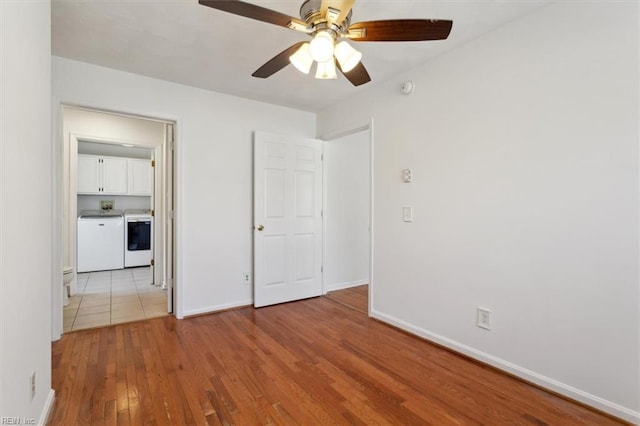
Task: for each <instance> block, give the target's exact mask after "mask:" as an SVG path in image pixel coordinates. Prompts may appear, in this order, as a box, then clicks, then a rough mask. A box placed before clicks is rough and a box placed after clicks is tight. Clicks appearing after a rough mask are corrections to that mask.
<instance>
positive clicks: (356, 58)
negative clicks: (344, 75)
mask: <svg viewBox="0 0 640 426" xmlns="http://www.w3.org/2000/svg"><path fill="white" fill-rule="evenodd" d="M334 54H335V55H336V59H337V60H338V62H339V63H340V68H342V71H343V72H349V71H351V70H352V69H353V68H354V67H355V66H356V65H358V62H360V60H361V59H362V53H360V52H358V51H357V50H356V49H354V48H353V47H351V45H349V43H347V42H346V41H341V42H340V43H338V44H337V45H336V48H335V51H334Z"/></svg>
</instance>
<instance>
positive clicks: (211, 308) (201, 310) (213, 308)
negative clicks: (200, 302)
mask: <svg viewBox="0 0 640 426" xmlns="http://www.w3.org/2000/svg"><path fill="white" fill-rule="evenodd" d="M248 305H252V306H253V300H251V299H249V300H242V301H239V302H231V303H224V304H221V305H213V306H207V307H204V308H198V309H190V310H186V311H184V312H183V318H186V317H192V316H194V315H202V314H212V313H214V312H218V311H224V310H225V309H233V308H240V307H244V306H248ZM180 319H181V318H180Z"/></svg>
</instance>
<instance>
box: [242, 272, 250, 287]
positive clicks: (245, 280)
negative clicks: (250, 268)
mask: <svg viewBox="0 0 640 426" xmlns="http://www.w3.org/2000/svg"><path fill="white" fill-rule="evenodd" d="M242 283H243V284H244V285H249V284H251V274H250V273H248V272H243V273H242Z"/></svg>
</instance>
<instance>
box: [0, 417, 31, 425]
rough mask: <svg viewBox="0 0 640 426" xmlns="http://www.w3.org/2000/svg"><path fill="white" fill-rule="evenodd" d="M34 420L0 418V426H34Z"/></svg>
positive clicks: (27, 418) (26, 418)
mask: <svg viewBox="0 0 640 426" xmlns="http://www.w3.org/2000/svg"><path fill="white" fill-rule="evenodd" d="M35 424H36V419H32V418H29V417H0V425H35Z"/></svg>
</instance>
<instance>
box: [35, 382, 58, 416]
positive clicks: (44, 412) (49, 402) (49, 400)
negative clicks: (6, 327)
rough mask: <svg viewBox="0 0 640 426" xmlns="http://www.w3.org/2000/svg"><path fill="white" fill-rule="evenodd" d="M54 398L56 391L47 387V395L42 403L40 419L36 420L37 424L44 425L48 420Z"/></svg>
mask: <svg viewBox="0 0 640 426" xmlns="http://www.w3.org/2000/svg"><path fill="white" fill-rule="evenodd" d="M55 400H56V391H54V390H53V389H49V394H48V395H47V400H46V401H45V403H44V407H42V412H41V413H40V420H38V424H39V425H46V424H47V421H49V416H50V415H51V409H52V408H53V402H54V401H55Z"/></svg>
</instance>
